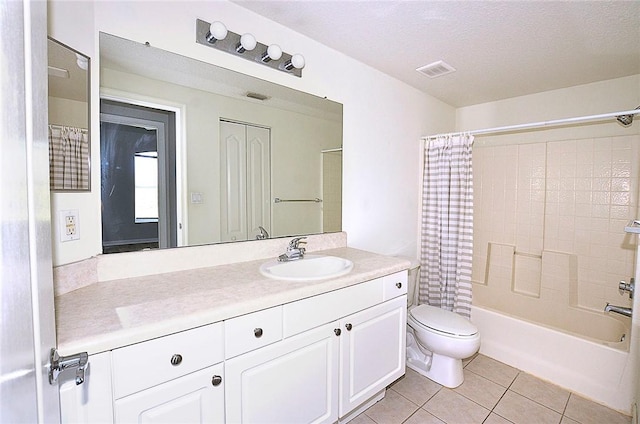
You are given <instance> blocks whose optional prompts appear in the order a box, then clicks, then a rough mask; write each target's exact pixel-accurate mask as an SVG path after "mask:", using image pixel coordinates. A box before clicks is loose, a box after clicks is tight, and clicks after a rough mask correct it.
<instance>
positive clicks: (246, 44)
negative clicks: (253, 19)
mask: <svg viewBox="0 0 640 424" xmlns="http://www.w3.org/2000/svg"><path fill="white" fill-rule="evenodd" d="M257 44H258V42H257V41H256V37H254V36H253V35H252V34H250V33H248V32H247V33H246V34H242V37H240V43H238V45H237V46H236V51H237V52H238V53H244V52H245V51H247V50H249V51H251V50H253V49H255V48H256V45H257Z"/></svg>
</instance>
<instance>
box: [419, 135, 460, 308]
mask: <svg viewBox="0 0 640 424" xmlns="http://www.w3.org/2000/svg"><path fill="white" fill-rule="evenodd" d="M472 146H473V136H471V135H447V136H440V137H437V138H436V139H431V140H428V141H427V145H426V147H425V152H424V175H423V187H422V190H423V199H422V233H421V257H420V295H419V301H420V303H426V304H429V305H432V306H437V307H440V308H442V309H446V310H449V311H453V312H456V313H458V314H460V315H462V316H465V317H467V318H469V317H470V315H471V265H472V254H473V170H472V160H471V159H472Z"/></svg>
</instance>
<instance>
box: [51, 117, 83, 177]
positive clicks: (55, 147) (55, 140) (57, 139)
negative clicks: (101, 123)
mask: <svg viewBox="0 0 640 424" xmlns="http://www.w3.org/2000/svg"><path fill="white" fill-rule="evenodd" d="M49 175H50V189H51V190H89V136H88V133H87V130H86V129H84V128H74V127H67V126H62V125H53V124H51V125H49Z"/></svg>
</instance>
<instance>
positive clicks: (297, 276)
mask: <svg viewBox="0 0 640 424" xmlns="http://www.w3.org/2000/svg"><path fill="white" fill-rule="evenodd" d="M352 269H353V262H351V261H350V260H348V259H343V258H339V257H337V256H321V255H306V256H305V257H304V259H298V260H296V261H291V262H278V261H277V260H275V259H274V260H272V261H269V262H265V263H263V264H262V265H260V272H261V273H262V275H264V276H266V277H269V278H274V279H276V280H288V281H314V280H322V279H325V278H335V277H340V276H341V275H345V274H348V273H349V272H351V270H352Z"/></svg>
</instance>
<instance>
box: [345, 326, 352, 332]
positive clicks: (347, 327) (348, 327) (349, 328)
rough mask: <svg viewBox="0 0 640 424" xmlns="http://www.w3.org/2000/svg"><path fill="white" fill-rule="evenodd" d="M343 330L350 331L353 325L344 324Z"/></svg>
mask: <svg viewBox="0 0 640 424" xmlns="http://www.w3.org/2000/svg"><path fill="white" fill-rule="evenodd" d="M345 328H346V329H347V331H351V329H352V328H353V325H351V324H346V325H345Z"/></svg>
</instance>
